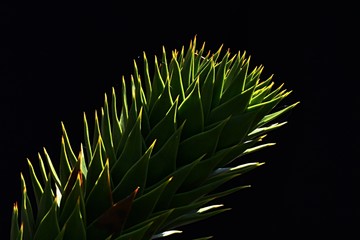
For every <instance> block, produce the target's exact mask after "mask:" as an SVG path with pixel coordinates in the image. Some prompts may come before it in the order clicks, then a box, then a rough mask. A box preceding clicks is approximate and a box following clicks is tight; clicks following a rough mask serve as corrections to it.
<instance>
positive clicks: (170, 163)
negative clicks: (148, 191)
mask: <svg viewBox="0 0 360 240" xmlns="http://www.w3.org/2000/svg"><path fill="white" fill-rule="evenodd" d="M182 129H183V125H181V126H180V127H179V128H178V129H177V130H176V131H175V132H174V134H173V135H172V136H171V137H170V138H169V139H168V141H167V142H166V143H165V144H164V146H163V147H162V148H161V149H160V150H159V151H158V152H157V153H155V154H154V155H152V156H151V158H150V161H149V169H148V178H147V187H148V186H151V185H152V184H154V183H156V182H158V181H160V180H162V179H163V178H164V177H166V176H168V175H169V174H170V173H172V172H174V171H175V169H176V158H177V152H178V147H179V142H180V135H181V131H182Z"/></svg>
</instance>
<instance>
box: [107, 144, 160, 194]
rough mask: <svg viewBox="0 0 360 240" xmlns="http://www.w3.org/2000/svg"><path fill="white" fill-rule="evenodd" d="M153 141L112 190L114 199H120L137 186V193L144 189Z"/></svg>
mask: <svg viewBox="0 0 360 240" xmlns="http://www.w3.org/2000/svg"><path fill="white" fill-rule="evenodd" d="M154 145H155V141H154V143H153V144H152V145H150V147H149V148H148V149H147V150H146V152H145V153H144V155H143V156H142V157H141V158H140V159H139V160H138V161H137V162H136V163H135V164H134V165H133V166H132V167H131V168H130V169H129V171H127V172H126V174H125V176H124V177H123V178H122V179H121V181H120V183H119V184H118V185H117V186H116V187H115V188H114V190H113V193H112V195H113V198H114V199H122V198H124V197H126V196H127V195H129V194H130V193H131V192H132V191H133V190H134V189H135V188H137V187H139V188H140V189H139V193H141V192H143V190H144V189H145V184H146V178H147V171H148V165H149V159H150V156H151V153H152V150H153V148H154Z"/></svg>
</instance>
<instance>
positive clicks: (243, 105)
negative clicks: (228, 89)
mask: <svg viewBox="0 0 360 240" xmlns="http://www.w3.org/2000/svg"><path fill="white" fill-rule="evenodd" d="M253 90H254V88H250V89H247V90H246V91H244V92H241V93H239V94H238V95H236V96H234V97H233V98H231V99H230V100H228V101H227V102H224V103H222V104H221V105H219V106H217V107H216V108H214V109H212V110H211V112H210V115H209V119H208V123H215V122H218V121H221V120H223V119H225V118H227V117H229V116H234V117H235V116H239V115H241V114H243V113H244V112H245V110H246V109H247V107H248V105H249V102H250V99H251V95H252V93H253ZM240 126H241V125H240ZM240 126H239V127H240ZM239 127H238V128H239ZM232 135H233V134H232Z"/></svg>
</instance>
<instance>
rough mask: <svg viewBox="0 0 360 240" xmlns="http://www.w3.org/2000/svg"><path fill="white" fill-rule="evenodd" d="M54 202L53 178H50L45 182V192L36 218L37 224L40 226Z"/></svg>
mask: <svg viewBox="0 0 360 240" xmlns="http://www.w3.org/2000/svg"><path fill="white" fill-rule="evenodd" d="M53 204H54V194H53V191H52V189H51V178H50V177H49V178H48V181H47V183H46V184H45V188H44V192H43V194H42V196H41V198H40V201H39V207H38V213H37V218H36V226H39V224H40V222H41V221H42V220H43V218H44V217H45V215H46V214H47V213H48V212H49V210H50V209H51V207H52V206H53Z"/></svg>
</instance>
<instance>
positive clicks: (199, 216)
mask: <svg viewBox="0 0 360 240" xmlns="http://www.w3.org/2000/svg"><path fill="white" fill-rule="evenodd" d="M229 210H231V208H223V209H219V210H214V211H211V212H207V213H199V212H194V213H189V214H186V215H183V216H181V217H179V218H178V219H176V221H174V222H173V223H172V225H171V228H178V227H182V226H184V225H189V224H192V223H195V222H198V221H202V220H205V219H207V218H210V217H213V216H215V215H218V214H220V213H223V212H225V211H229Z"/></svg>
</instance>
